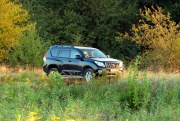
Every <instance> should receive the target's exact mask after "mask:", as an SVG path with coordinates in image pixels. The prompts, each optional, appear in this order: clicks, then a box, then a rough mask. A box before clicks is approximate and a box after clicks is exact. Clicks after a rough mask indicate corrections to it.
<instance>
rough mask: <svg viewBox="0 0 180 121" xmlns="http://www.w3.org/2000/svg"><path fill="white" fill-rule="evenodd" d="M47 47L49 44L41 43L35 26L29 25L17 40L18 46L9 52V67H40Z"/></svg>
mask: <svg viewBox="0 0 180 121" xmlns="http://www.w3.org/2000/svg"><path fill="white" fill-rule="evenodd" d="M45 44H46V45H45ZM47 46H49V44H48V43H47V42H46V43H44V42H42V40H41V39H40V38H39V36H38V34H37V32H36V30H35V24H31V25H29V26H28V30H27V31H25V32H24V33H23V36H22V37H21V38H19V41H18V44H17V45H16V46H14V47H13V49H12V50H11V51H10V52H9V57H8V58H9V64H10V65H11V66H17V65H21V66H28V67H38V66H42V58H43V55H44V53H45V51H46V50H45V48H46V47H47Z"/></svg>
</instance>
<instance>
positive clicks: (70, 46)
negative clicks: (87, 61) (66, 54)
mask: <svg viewBox="0 0 180 121" xmlns="http://www.w3.org/2000/svg"><path fill="white" fill-rule="evenodd" d="M51 47H62V48H76V49H97V48H93V47H85V46H72V45H52V46H51Z"/></svg>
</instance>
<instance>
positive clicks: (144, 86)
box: [127, 56, 150, 110]
mask: <svg viewBox="0 0 180 121" xmlns="http://www.w3.org/2000/svg"><path fill="white" fill-rule="evenodd" d="M139 59H140V56H137V59H136V62H135V64H134V66H133V67H132V66H130V68H129V74H128V86H127V93H128V95H127V96H128V97H127V106H128V107H130V108H131V109H132V110H140V109H141V108H144V107H147V106H148V102H149V100H150V81H149V80H148V79H147V77H146V74H143V75H144V76H143V78H142V80H140V79H138V65H139Z"/></svg>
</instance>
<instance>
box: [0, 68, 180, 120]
mask: <svg viewBox="0 0 180 121" xmlns="http://www.w3.org/2000/svg"><path fill="white" fill-rule="evenodd" d="M67 81H68V82H69V81H73V82H72V83H71V84H67V83H66V82H67ZM0 120H1V121H180V75H179V73H165V72H156V73H153V72H148V71H145V72H143V71H139V70H138V68H137V67H136V66H133V67H131V68H129V69H128V70H126V71H124V73H122V74H121V75H119V76H117V77H115V78H111V79H110V80H109V79H108V78H106V77H100V78H97V79H94V80H93V81H91V82H82V81H81V82H79V81H78V80H67V79H66V80H64V79H63V77H62V76H60V75H59V74H50V76H48V77H47V76H46V75H44V74H43V73H42V72H41V71H11V72H10V71H7V72H6V71H2V73H1V75H0Z"/></svg>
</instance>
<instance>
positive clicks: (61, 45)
mask: <svg viewBox="0 0 180 121" xmlns="http://www.w3.org/2000/svg"><path fill="white" fill-rule="evenodd" d="M53 46H56V47H71V48H74V46H72V45H53Z"/></svg>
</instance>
